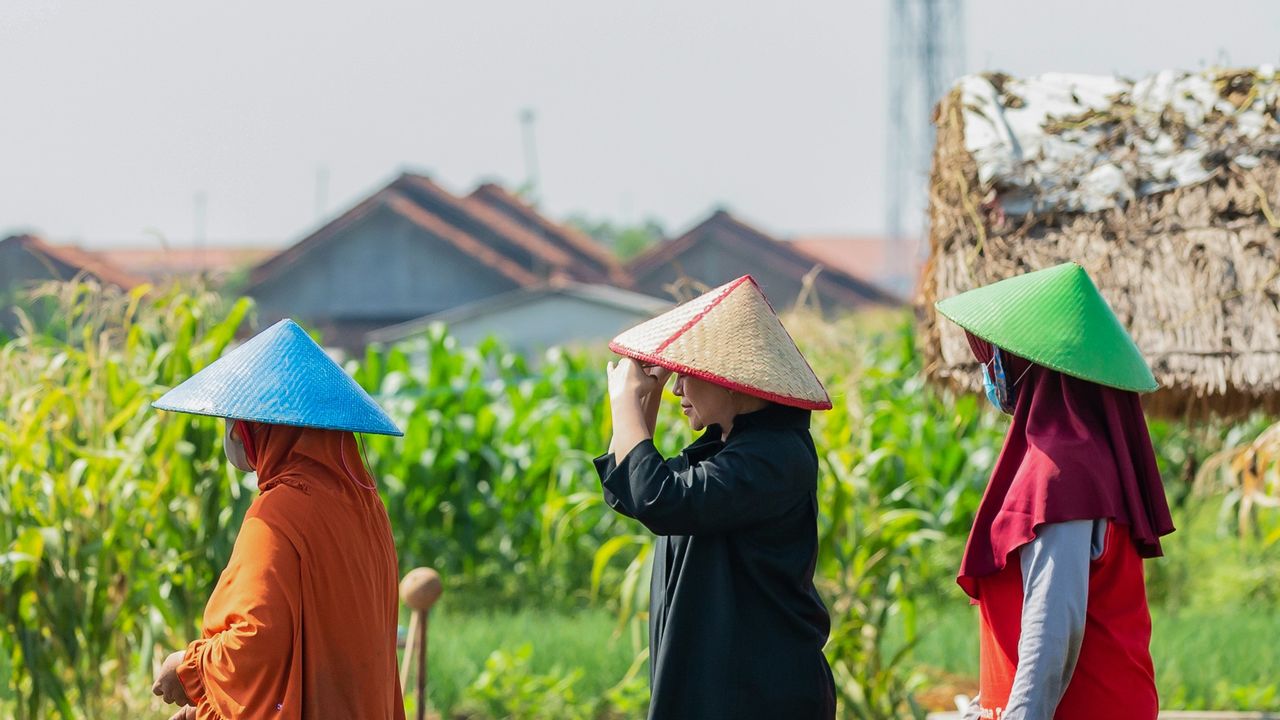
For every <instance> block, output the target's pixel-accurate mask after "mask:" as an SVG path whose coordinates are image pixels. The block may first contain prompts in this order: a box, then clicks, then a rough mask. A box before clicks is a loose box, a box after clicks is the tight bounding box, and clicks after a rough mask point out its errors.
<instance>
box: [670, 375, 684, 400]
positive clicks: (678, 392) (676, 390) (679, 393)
mask: <svg viewBox="0 0 1280 720" xmlns="http://www.w3.org/2000/svg"><path fill="white" fill-rule="evenodd" d="M671 392H672V394H673V395H675V396H676V397H684V376H683V375H677V376H676V384H675V385H674V386H672V388H671Z"/></svg>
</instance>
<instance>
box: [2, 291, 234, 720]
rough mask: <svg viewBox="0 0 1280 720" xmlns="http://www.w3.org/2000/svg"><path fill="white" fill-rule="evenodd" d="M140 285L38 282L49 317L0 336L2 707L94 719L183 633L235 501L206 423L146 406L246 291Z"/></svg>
mask: <svg viewBox="0 0 1280 720" xmlns="http://www.w3.org/2000/svg"><path fill="white" fill-rule="evenodd" d="M143 292H145V289H140V290H138V291H135V292H133V293H131V294H129V295H121V294H118V293H113V292H110V291H105V290H101V289H99V288H97V287H95V286H90V285H49V286H46V287H45V288H44V289H42V290H41V291H40V292H39V295H38V300H37V302H38V303H39V304H44V303H54V304H56V306H57V307H59V308H60V312H59V313H58V314H57V315H56V316H55V320H54V322H53V323H52V327H50V328H49V329H48V331H47V332H43V333H34V334H24V335H20V336H19V337H18V338H16V339H14V340H12V341H10V342H9V343H7V344H6V345H5V346H4V347H3V349H0V398H4V400H3V405H2V406H0V550H3V551H4V552H3V554H0V625H2V630H3V631H2V632H0V656H3V657H4V663H5V665H6V666H7V667H6V669H7V671H8V672H7V677H8V678H9V680H8V682H6V683H5V687H3V688H0V707H3V706H4V701H8V702H9V703H10V704H11V706H12V710H11V712H12V713H13V716H14V717H17V718H25V717H41V716H43V715H45V714H46V713H48V712H51V711H56V712H57V713H58V714H59V715H61V716H62V717H67V718H70V717H82V716H92V717H98V716H100V714H101V712H100V710H101V708H100V705H99V703H100V700H101V699H102V698H104V697H106V696H108V695H110V694H113V693H114V692H115V690H116V688H117V687H119V686H121V685H125V684H127V683H129V682H131V681H136V680H137V678H140V677H145V676H147V675H149V674H150V670H151V664H152V662H153V661H154V660H155V659H156V657H157V656H156V653H157V652H158V651H159V649H160V648H172V647H174V646H175V644H176V643H177V642H179V641H180V640H181V639H183V638H186V637H189V636H191V635H192V634H193V633H194V632H195V630H196V619H197V618H198V616H199V612H200V609H201V607H202V604H203V597H204V596H205V595H207V593H208V591H209V590H210V588H211V586H212V583H213V581H214V580H215V578H216V577H217V575H218V572H219V571H220V569H221V567H222V563H223V562H224V561H225V559H226V556H227V554H229V552H230V547H231V543H232V541H233V539H234V533H235V528H236V527H237V526H238V525H239V516H240V515H242V514H243V512H244V509H245V508H246V507H247V505H248V502H249V499H250V497H249V493H248V492H245V491H244V489H243V488H242V487H241V486H240V485H239V484H238V483H237V482H233V481H232V477H231V476H230V475H229V474H228V473H227V470H226V466H225V464H224V463H223V460H222V457H221V456H222V450H221V445H220V443H219V435H220V430H219V427H218V423H217V422H216V421H214V420H211V419H204V418H196V417H192V416H172V417H165V418H161V417H160V416H159V414H158V413H156V412H155V411H153V410H152V409H151V407H150V402H151V401H152V400H154V399H155V398H156V397H158V396H159V394H160V392H161V391H162V389H163V388H165V387H167V386H170V385H172V384H175V383H176V382H178V381H179V380H181V379H183V378H186V377H188V376H189V375H190V374H191V373H192V372H194V371H195V370H197V369H199V368H200V367H202V366H203V365H205V364H206V363H208V362H210V361H212V360H213V359H214V358H217V357H218V356H219V355H220V354H221V353H222V351H223V349H224V348H225V347H226V345H227V343H228V342H229V341H230V340H231V338H232V336H233V333H234V332H235V329H236V327H237V326H238V325H239V324H240V322H241V320H242V319H243V318H244V316H245V314H246V313H247V312H248V309H249V306H248V304H247V303H245V302H240V303H235V304H233V305H231V306H229V307H228V306H227V305H225V304H224V303H222V302H221V301H220V300H218V299H217V298H216V297H214V296H213V295H210V294H207V293H203V292H196V293H191V294H182V293H168V294H159V295H154V296H152V297H150V298H149V299H148V300H147V301H146V303H145V305H146V309H145V311H143V312H140V308H141V307H142V305H143V301H142V295H143Z"/></svg>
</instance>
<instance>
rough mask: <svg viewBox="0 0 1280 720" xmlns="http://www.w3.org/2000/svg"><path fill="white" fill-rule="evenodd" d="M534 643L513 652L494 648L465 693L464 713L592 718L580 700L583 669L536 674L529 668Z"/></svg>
mask: <svg viewBox="0 0 1280 720" xmlns="http://www.w3.org/2000/svg"><path fill="white" fill-rule="evenodd" d="M532 656H533V646H532V645H529V644H527V643H526V644H524V645H520V646H519V647H517V648H515V649H514V650H512V651H506V650H494V651H493V654H492V655H490V656H489V659H488V660H485V662H484V670H482V671H481V672H480V675H479V677H477V678H476V681H475V682H474V683H472V684H471V687H469V688H467V691H466V693H465V695H464V697H465V700H464V702H463V706H464V708H476V709H475V710H470V709H467V710H463V715H464V716H472V715H477V716H480V717H485V718H495V719H498V720H507V719H508V718H510V719H511V720H561V719H563V720H591V717H592V713H591V712H589V711H588V710H587V709H585V708H584V707H583V705H582V704H581V703H580V702H578V699H577V698H576V697H575V695H574V685H576V684H577V682H578V680H580V679H581V678H582V672H583V671H582V670H581V669H575V670H572V671H570V672H568V673H563V672H553V673H550V674H547V675H537V674H534V673H532V672H530V670H529V662H530V658H531V657H532Z"/></svg>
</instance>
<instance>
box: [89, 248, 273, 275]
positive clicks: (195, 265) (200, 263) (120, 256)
mask: <svg viewBox="0 0 1280 720" xmlns="http://www.w3.org/2000/svg"><path fill="white" fill-rule="evenodd" d="M276 252H277V250H276V249H274V248H264V247H216V246H215V247H205V248H190V247H181V248H140V247H122V248H104V249H101V250H95V251H93V254H94V255H96V256H98V257H99V258H102V259H103V260H106V261H107V262H109V263H111V264H112V265H114V266H116V267H118V268H121V269H123V270H125V271H126V272H129V273H131V274H133V275H136V276H140V277H145V278H148V279H150V280H153V281H154V280H164V279H167V278H171V277H176V276H184V275H201V274H208V275H226V274H228V273H231V272H234V271H236V270H240V269H242V268H248V267H250V266H252V265H255V264H257V263H259V262H261V261H263V260H265V259H267V258H269V257H271V256H272V255H274V254H275V253H276Z"/></svg>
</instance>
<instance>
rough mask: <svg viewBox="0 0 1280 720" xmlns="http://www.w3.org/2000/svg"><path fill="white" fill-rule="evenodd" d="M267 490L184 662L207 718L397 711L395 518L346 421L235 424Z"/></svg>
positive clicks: (182, 670) (182, 672)
mask: <svg viewBox="0 0 1280 720" xmlns="http://www.w3.org/2000/svg"><path fill="white" fill-rule="evenodd" d="M236 432H237V433H239V434H241V439H242V441H243V442H244V444H245V450H246V455H248V457H249V460H250V464H251V465H253V466H254V467H255V468H256V470H257V474H258V488H259V490H260V491H261V494H260V495H259V496H258V497H257V498H256V499H255V500H254V502H253V504H252V505H251V506H250V507H249V510H248V512H247V513H246V514H245V519H244V524H243V525H242V526H241V528H240V534H239V535H238V536H237V537H236V544H235V548H234V549H233V550H232V553H231V560H230V562H228V564H227V568H226V570H224V571H223V572H222V576H221V578H219V580H218V584H217V586H216V587H215V588H214V590H213V594H212V595H211V596H210V598H209V603H208V605H207V606H206V608H205V614H204V631H203V637H202V638H201V639H199V640H196V641H195V642H193V643H191V644H190V645H189V646H188V648H187V651H186V655H185V657H184V658H183V662H182V665H181V666H180V667H179V668H178V677H179V679H181V681H182V684H183V687H184V688H185V689H186V691H187V696H188V697H189V698H190V699H191V700H192V702H194V703H195V704H196V706H197V717H199V718H200V719H201V720H206V719H207V718H219V719H226V720H233V719H234V720H239V719H240V718H272V719H273V720H274V719H277V718H278V719H280V720H287V719H294V718H296V719H299V720H301V719H303V718H335V717H352V718H354V717H359V718H376V719H378V720H382V719H388V720H402V719H403V718H404V703H403V701H402V699H401V693H400V682H399V678H398V676H397V674H396V625H397V618H398V607H399V605H398V603H399V600H398V597H397V593H396V591H397V580H398V577H399V573H398V569H397V564H396V554H395V547H394V545H393V543H392V539H391V525H390V523H389V521H388V519H387V513H386V509H385V508H384V507H383V505H382V501H381V499H380V498H379V497H378V494H377V493H376V492H373V488H374V483H373V479H372V478H371V477H370V476H369V473H368V472H367V471H366V470H365V467H364V464H363V463H361V462H360V455H359V448H358V447H357V445H356V440H355V437H354V436H353V435H352V434H351V433H348V432H340V431H334V430H317V429H311V428H300V427H292V426H286V425H265V424H261V423H237V430H236Z"/></svg>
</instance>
